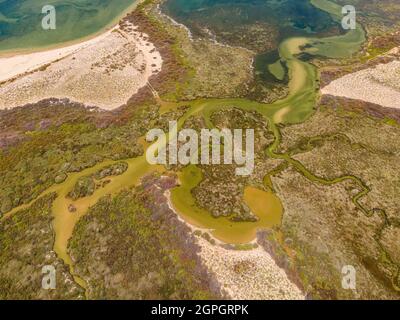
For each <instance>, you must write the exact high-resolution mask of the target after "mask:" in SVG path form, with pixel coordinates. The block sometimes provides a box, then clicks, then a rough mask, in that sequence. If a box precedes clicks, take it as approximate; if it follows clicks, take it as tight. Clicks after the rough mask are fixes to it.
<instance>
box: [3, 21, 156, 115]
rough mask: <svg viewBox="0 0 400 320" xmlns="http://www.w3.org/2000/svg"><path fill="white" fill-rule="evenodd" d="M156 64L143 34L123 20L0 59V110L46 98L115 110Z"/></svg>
mask: <svg viewBox="0 0 400 320" xmlns="http://www.w3.org/2000/svg"><path fill="white" fill-rule="evenodd" d="M161 67H162V58H161V55H160V53H159V52H158V51H157V50H156V48H155V47H154V45H153V44H152V43H150V42H149V41H148V36H147V35H146V34H144V33H142V32H139V31H137V27H136V26H134V25H132V24H131V23H129V22H127V21H123V22H122V23H121V24H120V25H117V26H116V27H114V28H112V29H111V30H109V31H107V32H105V33H103V34H101V35H99V36H97V37H95V38H92V39H90V40H86V41H84V42H81V43H79V44H74V45H70V46H67V47H64V48H58V49H52V50H47V51H42V52H34V53H30V54H23V55H17V56H13V57H4V58H0V109H6V108H14V107H17V106H21V105H25V104H28V103H35V102H38V101H40V100H43V99H47V98H60V99H61V98H68V99H70V100H72V101H75V102H80V103H82V104H85V105H88V106H96V107H99V108H102V109H107V110H110V109H115V108H117V107H119V106H121V105H123V104H125V103H126V102H127V100H128V99H129V98H130V97H131V96H132V95H134V94H135V93H136V92H137V91H138V90H139V89H140V88H142V87H143V86H145V85H146V84H147V82H148V79H149V78H150V77H151V76H152V75H153V74H156V73H158V72H159V71H160V70H161Z"/></svg>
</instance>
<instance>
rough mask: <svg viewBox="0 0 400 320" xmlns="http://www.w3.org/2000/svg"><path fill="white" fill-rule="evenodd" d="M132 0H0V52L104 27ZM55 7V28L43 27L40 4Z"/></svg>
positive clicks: (72, 37)
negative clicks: (47, 28)
mask: <svg viewBox="0 0 400 320" xmlns="http://www.w3.org/2000/svg"><path fill="white" fill-rule="evenodd" d="M134 3H135V0H0V51H4V50H21V49H33V48H40V47H46V46H51V45H57V44H61V43H63V42H68V41H72V40H76V39H79V38H83V37H86V36H89V35H91V34H94V33H97V32H99V31H101V30H102V29H104V28H106V27H107V26H108V25H109V24H110V23H112V22H113V21H114V20H115V19H116V18H117V17H119V16H120V15H121V14H122V13H123V12H124V11H125V10H126V9H127V8H129V7H130V6H131V5H133V4H134ZM44 5H53V6H54V7H55V8H56V30H43V29H42V18H43V17H44V16H45V15H44V14H42V7H43V6H44Z"/></svg>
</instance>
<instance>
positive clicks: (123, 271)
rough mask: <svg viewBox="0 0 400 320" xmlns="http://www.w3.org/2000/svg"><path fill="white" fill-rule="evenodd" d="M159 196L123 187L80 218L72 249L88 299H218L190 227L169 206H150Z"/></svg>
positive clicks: (72, 241) (70, 246)
mask: <svg viewBox="0 0 400 320" xmlns="http://www.w3.org/2000/svg"><path fill="white" fill-rule="evenodd" d="M157 199H158V201H160V199H162V198H160V197H158V198H157ZM157 199H155V198H154V193H152V192H150V191H148V190H143V188H142V189H131V190H126V191H122V192H121V193H119V194H117V195H116V196H114V197H104V198H102V199H101V200H100V201H99V202H98V203H97V204H96V205H95V206H93V207H92V208H90V209H89V212H88V213H87V215H85V217H84V218H82V219H81V220H80V221H79V223H78V224H77V226H76V228H75V231H74V234H73V237H72V238H71V240H70V244H69V250H70V253H71V256H72V257H73V259H74V261H75V271H76V272H78V273H79V274H80V276H81V277H82V278H83V279H85V281H86V282H87V287H88V289H87V290H88V291H87V295H88V298H90V299H206V298H212V297H214V298H215V297H216V295H215V293H212V289H211V287H210V286H211V284H210V279H209V278H208V276H207V275H206V274H205V273H204V271H205V270H203V269H202V267H201V263H200V262H199V261H198V259H197V258H196V251H197V250H198V248H197V247H196V245H195V244H194V241H193V238H192V236H191V235H190V234H189V233H188V232H187V230H186V229H185V228H187V227H184V225H183V224H182V223H181V222H179V221H178V219H177V218H176V216H175V215H174V214H173V212H172V214H171V211H168V210H167V211H166V209H165V207H164V209H162V207H158V208H157V207H151V204H152V203H153V202H154V201H156V200H157Z"/></svg>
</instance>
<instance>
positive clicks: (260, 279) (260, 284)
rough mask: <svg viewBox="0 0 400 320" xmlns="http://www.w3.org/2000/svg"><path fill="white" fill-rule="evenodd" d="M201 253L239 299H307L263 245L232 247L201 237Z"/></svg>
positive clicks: (219, 279) (220, 280) (224, 286)
mask: <svg viewBox="0 0 400 320" xmlns="http://www.w3.org/2000/svg"><path fill="white" fill-rule="evenodd" d="M198 241H199V245H200V246H201V253H200V256H201V258H202V259H203V260H204V263H205V265H206V266H207V267H208V268H209V270H210V271H212V272H213V273H214V274H215V276H216V279H217V280H218V282H219V283H220V284H221V286H222V287H223V288H224V290H225V291H226V292H227V293H228V294H229V296H230V297H231V298H232V299H235V300H281V299H290V300H292V299H293V300H303V299H304V298H305V297H304V295H303V294H302V292H301V291H300V289H299V288H298V287H297V286H296V285H295V284H293V283H292V282H291V281H290V280H289V279H288V277H287V276H286V273H285V271H284V270H283V269H281V268H279V267H278V265H277V264H276V263H275V261H274V260H273V259H272V257H271V256H270V255H269V254H268V253H267V252H266V251H265V250H264V249H263V248H261V247H258V248H256V249H252V250H228V249H225V248H223V247H221V246H219V245H212V244H211V243H209V242H208V241H207V240H205V239H202V238H198Z"/></svg>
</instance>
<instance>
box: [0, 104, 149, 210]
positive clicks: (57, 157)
mask: <svg viewBox="0 0 400 320" xmlns="http://www.w3.org/2000/svg"><path fill="white" fill-rule="evenodd" d="M156 110H157V107H156V106H143V107H139V108H138V110H136V112H135V113H134V115H133V116H132V117H131V118H130V119H129V122H128V123H126V124H124V125H117V124H111V125H108V126H107V127H105V128H102V127H99V126H96V124H94V123H93V122H92V121H88V120H81V121H79V120H78V121H73V122H72V121H71V122H69V121H67V122H66V123H63V124H61V125H51V126H50V127H48V128H45V129H40V128H35V127H33V128H32V129H31V130H30V131H28V130H26V129H25V130H24V133H23V141H22V142H21V143H19V144H18V145H17V146H15V147H10V148H8V149H3V150H1V151H0V171H1V173H2V174H1V175H0V203H1V211H2V212H3V213H5V212H8V211H9V210H10V209H12V208H14V207H17V206H18V205H21V204H23V203H27V202H29V201H30V200H32V199H35V198H36V197H37V196H38V195H39V194H41V193H42V192H43V191H44V190H45V189H47V188H48V187H50V186H51V185H52V184H54V183H61V182H63V181H64V180H65V178H66V175H67V174H68V173H70V172H79V171H82V170H83V169H85V168H88V167H92V166H94V165H95V164H96V163H99V162H102V161H104V160H105V159H113V160H119V159H127V158H133V157H136V156H138V155H140V154H141V153H142V152H143V148H142V146H141V145H140V144H139V143H138V141H137V140H138V138H139V137H141V136H143V135H144V134H145V133H146V132H147V130H148V128H149V127H150V123H151V121H152V119H154V118H155V117H156ZM22 116H26V114H22ZM49 117H50V118H49V121H53V119H52V118H51V116H49Z"/></svg>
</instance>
